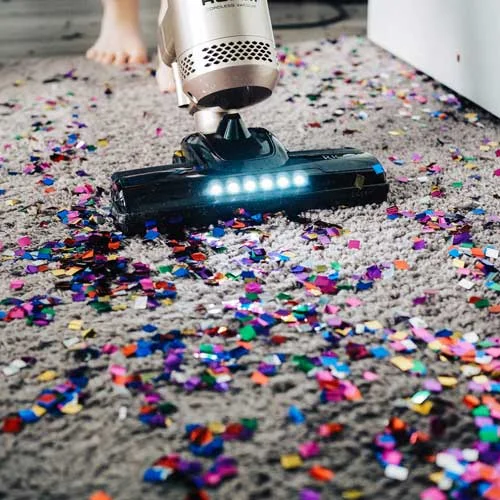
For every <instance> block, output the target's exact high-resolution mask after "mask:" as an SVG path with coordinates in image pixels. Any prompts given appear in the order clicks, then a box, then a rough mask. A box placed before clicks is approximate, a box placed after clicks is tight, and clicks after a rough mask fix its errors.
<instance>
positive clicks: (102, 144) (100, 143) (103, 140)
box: [97, 138, 109, 148]
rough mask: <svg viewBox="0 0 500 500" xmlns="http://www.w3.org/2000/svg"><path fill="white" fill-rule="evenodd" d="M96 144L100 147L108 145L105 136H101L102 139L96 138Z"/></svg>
mask: <svg viewBox="0 0 500 500" xmlns="http://www.w3.org/2000/svg"><path fill="white" fill-rule="evenodd" d="M97 145H98V146H99V147H100V148H105V147H106V146H109V141H108V139H106V138H103V139H98V140H97Z"/></svg>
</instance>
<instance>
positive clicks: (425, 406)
mask: <svg viewBox="0 0 500 500" xmlns="http://www.w3.org/2000/svg"><path fill="white" fill-rule="evenodd" d="M432 406H433V404H432V401H429V400H427V401H426V402H425V403H422V404H421V405H416V404H412V405H410V408H411V409H412V410H413V411H414V412H416V413H419V414H420V415H429V413H430V412H431V410H432Z"/></svg>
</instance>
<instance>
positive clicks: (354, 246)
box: [347, 240, 361, 250]
mask: <svg viewBox="0 0 500 500" xmlns="http://www.w3.org/2000/svg"><path fill="white" fill-rule="evenodd" d="M347 246H348V248H351V249H355V250H359V249H360V248H361V242H360V241H359V240H349V242H348V244H347Z"/></svg>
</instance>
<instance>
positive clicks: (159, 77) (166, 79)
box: [156, 0, 187, 92]
mask: <svg viewBox="0 0 500 500" xmlns="http://www.w3.org/2000/svg"><path fill="white" fill-rule="evenodd" d="M186 1H187V0H186ZM167 7H168V0H161V7H160V14H159V16H158V23H160V22H161V20H162V19H163V16H164V15H165V12H166V11H167ZM156 81H157V82H158V87H160V90H161V92H174V91H175V80H174V75H173V73H172V68H170V67H168V66H167V65H166V64H165V63H164V62H163V61H162V60H161V56H160V51H159V50H158V67H157V68H156Z"/></svg>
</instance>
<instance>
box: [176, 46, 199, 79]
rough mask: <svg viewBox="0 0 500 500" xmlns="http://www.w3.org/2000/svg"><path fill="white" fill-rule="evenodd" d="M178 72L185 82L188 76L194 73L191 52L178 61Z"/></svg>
mask: <svg viewBox="0 0 500 500" xmlns="http://www.w3.org/2000/svg"><path fill="white" fill-rule="evenodd" d="M179 71H180V73H181V78H182V79H183V80H185V79H186V78H187V77H188V76H190V75H192V74H193V73H194V72H195V71H196V68H195V67H194V59H193V53H192V52H191V53H189V54H187V55H186V56H184V57H183V58H182V59H180V60H179Z"/></svg>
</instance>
